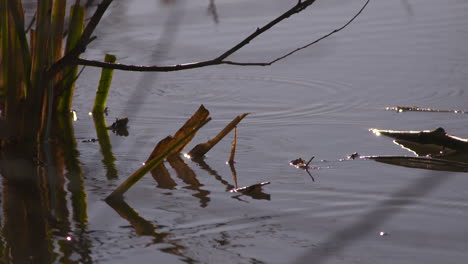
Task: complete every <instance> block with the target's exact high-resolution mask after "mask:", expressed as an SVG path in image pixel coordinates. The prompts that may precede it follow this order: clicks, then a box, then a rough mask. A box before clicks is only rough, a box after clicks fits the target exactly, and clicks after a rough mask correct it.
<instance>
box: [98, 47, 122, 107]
mask: <svg viewBox="0 0 468 264" xmlns="http://www.w3.org/2000/svg"><path fill="white" fill-rule="evenodd" d="M115 60H116V57H115V56H114V55H111V54H106V56H105V58H104V61H105V62H107V63H115ZM113 73H114V70H113V69H102V72H101V79H100V80H99V86H98V89H97V91H96V98H95V100H94V107H93V113H103V112H104V109H105V108H106V101H107V95H108V94H109V89H110V86H111V82H112V75H113Z"/></svg>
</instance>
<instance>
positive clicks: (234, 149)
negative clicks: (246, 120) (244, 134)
mask: <svg viewBox="0 0 468 264" xmlns="http://www.w3.org/2000/svg"><path fill="white" fill-rule="evenodd" d="M236 146H237V126H236V127H234V139H233V140H232V146H231V156H230V157H229V164H234V156H235V155H236Z"/></svg>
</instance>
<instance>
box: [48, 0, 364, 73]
mask: <svg viewBox="0 0 468 264" xmlns="http://www.w3.org/2000/svg"><path fill="white" fill-rule="evenodd" d="M315 1H316V0H306V1H301V0H299V1H298V2H297V4H296V5H294V6H293V7H292V8H290V9H289V10H288V11H286V12H284V13H283V14H282V15H280V16H278V17H277V18H275V19H274V20H272V21H271V22H269V23H268V24H266V25H265V26H263V27H261V28H257V29H256V30H255V31H254V32H253V33H252V34H250V35H249V36H248V37H246V38H245V39H243V40H242V41H241V42H239V43H238V44H237V45H235V46H234V47H232V48H231V49H229V50H227V51H226V52H224V53H223V54H221V55H220V56H218V57H216V58H214V59H211V60H206V61H199V62H190V63H184V64H175V65H165V66H158V65H153V66H141V65H128V64H120V63H112V64H111V63H106V62H102V61H96V60H87V59H81V58H78V56H79V54H80V52H83V51H84V49H85V48H86V45H87V43H89V40H91V39H92V38H91V33H92V31H93V30H94V28H95V27H96V25H97V24H96V21H97V22H98V21H99V19H100V18H101V17H102V14H103V9H102V8H107V6H108V4H110V2H112V0H104V1H103V3H101V4H100V5H99V7H98V10H96V13H95V14H94V15H93V18H94V17H95V16H96V17H97V18H96V19H93V18H92V19H91V22H93V24H92V25H91V26H90V25H89V24H88V26H87V28H86V29H85V33H87V36H85V34H83V41H82V42H80V43H81V44H82V46H83V45H84V46H83V47H81V49H77V50H76V51H75V52H74V53H73V54H67V55H66V56H64V58H62V59H61V60H60V61H58V62H57V63H56V64H55V65H53V66H52V67H51V70H50V71H49V73H54V70H57V68H58V69H59V68H60V66H61V65H57V64H59V63H62V64H64V63H65V64H66V63H72V64H80V65H85V66H94V67H100V68H108V69H116V70H124V71H140V72H169V71H180V70H188V69H194V68H201V67H207V66H214V65H220V64H228V65H237V66H270V65H272V64H273V63H276V62H278V61H280V60H282V59H284V58H286V57H289V56H291V55H292V54H294V53H296V52H298V51H300V50H302V49H305V48H307V47H309V46H311V45H313V44H315V43H317V42H319V41H321V40H323V39H325V38H328V37H330V36H331V35H333V34H335V33H337V32H339V31H341V30H343V29H344V28H346V27H347V26H348V25H349V24H351V22H353V21H354V20H355V19H356V18H357V17H358V16H359V15H360V14H361V13H362V11H363V10H364V9H365V8H366V6H367V5H368V4H369V2H370V0H367V1H366V3H365V4H364V5H363V6H362V7H361V9H360V10H359V12H357V13H356V14H355V15H354V16H353V17H352V18H351V19H350V20H349V21H348V22H346V23H345V24H344V25H343V26H341V27H339V28H337V29H335V30H333V31H332V32H330V33H328V34H326V35H324V36H322V37H320V38H318V39H316V40H314V41H312V42H310V43H308V44H307V45H304V46H302V47H299V48H297V49H295V50H293V51H290V52H288V53H286V54H285V55H282V56H280V57H277V58H275V59H274V60H271V61H269V62H236V61H230V60H226V59H227V58H228V57H229V56H231V55H232V54H234V53H235V52H237V51H238V50H240V49H241V48H243V47H244V46H246V45H247V44H249V43H250V41H252V40H253V39H255V38H256V37H258V36H259V35H261V34H262V33H264V32H266V31H268V30H269V29H270V28H272V27H273V26H275V25H276V24H278V23H280V22H281V21H283V20H284V19H286V18H288V17H290V16H292V15H294V14H297V13H299V12H301V11H303V10H304V9H306V8H307V7H309V6H310V5H312V4H313V3H314V2H315ZM104 4H107V6H105V7H104ZM98 11H99V12H100V13H99V14H97V13H98ZM104 11H105V10H104ZM101 12H102V14H101ZM91 22H90V23H91ZM88 27H90V28H89V30H88V31H87V29H88Z"/></svg>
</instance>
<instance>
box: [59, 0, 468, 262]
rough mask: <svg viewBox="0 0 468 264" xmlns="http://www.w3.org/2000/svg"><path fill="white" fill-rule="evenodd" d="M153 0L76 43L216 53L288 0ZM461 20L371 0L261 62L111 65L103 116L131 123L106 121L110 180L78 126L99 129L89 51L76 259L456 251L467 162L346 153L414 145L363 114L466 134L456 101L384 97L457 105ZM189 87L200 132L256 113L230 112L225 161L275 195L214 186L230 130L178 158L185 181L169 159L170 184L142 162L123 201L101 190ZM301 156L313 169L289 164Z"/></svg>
mask: <svg viewBox="0 0 468 264" xmlns="http://www.w3.org/2000/svg"><path fill="white" fill-rule="evenodd" d="M162 2H163V1H149V0H138V1H115V3H113V5H111V7H110V9H109V10H108V11H109V12H108V13H107V15H106V16H105V17H104V20H103V22H102V24H101V25H100V26H99V27H98V29H97V32H96V35H97V36H98V39H97V40H96V41H95V42H93V44H92V45H91V46H90V47H89V48H88V50H87V52H86V54H85V55H84V56H83V57H86V58H90V59H91V58H93V59H101V58H102V57H103V56H104V54H105V53H113V54H115V55H117V57H118V61H120V62H122V63H129V64H145V65H151V64H174V63H184V62H191V61H199V60H205V59H210V58H213V57H215V56H217V55H219V54H220V53H222V52H223V51H225V50H226V49H227V48H228V47H231V46H233V45H234V44H235V43H237V42H238V41H240V40H241V39H242V38H243V37H244V36H247V35H248V34H250V33H251V32H252V31H253V30H255V29H256V27H257V26H261V25H263V24H265V23H267V22H268V21H270V20H271V19H272V18H274V17H275V16H276V15H278V14H280V13H281V12H283V11H284V10H286V9H288V8H289V7H290V6H291V5H292V4H293V3H296V2H297V1H279V0H278V1H271V0H261V1H254V2H252V1H246V0H242V1H238V0H237V1H233V0H218V1H212V2H214V4H215V6H214V8H216V16H215V15H214V14H213V11H212V10H213V9H208V7H209V4H210V1H208V0H207V1H180V0H177V1H173V2H175V4H168V5H162V4H161V3H162ZM363 4H364V1H358V0H353V1H344V2H343V1H338V0H332V1H317V3H316V4H314V5H313V6H312V7H310V8H309V9H307V10H306V11H305V12H303V13H301V14H299V15H297V16H294V17H292V18H291V19H289V20H287V21H286V22H285V23H282V24H280V25H279V26H278V27H276V28H274V29H273V30H271V31H270V32H267V33H266V34H265V35H263V36H262V37H260V38H259V39H258V40H255V41H254V42H252V43H251V44H250V45H248V46H246V47H245V48H243V49H242V50H241V51H240V52H239V53H237V54H236V55H235V56H234V57H233V60H234V59H235V60H237V61H242V62H261V61H266V60H270V59H272V58H274V57H275V56H278V55H281V54H283V53H285V52H288V51H289V50H291V49H294V48H296V47H297V46H298V45H301V44H305V43H307V42H310V41H312V40H314V39H316V38H318V37H320V36H322V35H323V34H326V33H328V32H330V31H332V30H333V29H335V28H337V27H340V26H341V25H342V24H344V23H345V22H346V21H347V20H349V19H350V18H351V17H352V16H353V15H354V14H355V13H356V12H357V10H359V8H360V7H361V6H362V5H363ZM212 8H213V7H212ZM210 10H211V11H210ZM216 22H218V23H216ZM467 24H468V2H467V1H459V0H447V1H435V0H394V1H385V0H372V1H371V3H370V5H369V6H368V8H367V9H366V10H365V11H364V13H363V14H362V15H361V16H360V17H359V18H358V19H357V20H356V21H355V22H354V23H353V24H351V25H350V26H349V28H347V29H345V30H344V31H342V32H340V33H338V34H336V35H334V36H333V37H330V38H328V39H326V40H324V41H322V42H320V43H318V44H316V45H313V46H312V47H310V48H308V49H306V50H303V51H301V52H299V53H297V54H296V55H294V56H291V57H289V58H287V59H285V60H283V61H281V62H279V63H277V64H275V65H273V66H271V67H236V66H215V67H209V68H202V69H196V70H189V71H183V72H175V73H128V72H115V73H114V81H113V83H112V90H111V92H110V95H109V101H108V105H109V109H110V113H109V115H108V117H107V122H108V124H110V123H111V122H113V121H114V119H115V118H116V117H120V116H128V117H129V119H130V123H129V126H130V129H129V132H130V135H129V136H128V137H117V136H114V135H111V142H112V151H113V155H114V156H115V158H116V161H115V166H116V168H117V171H118V178H117V179H111V180H108V179H107V178H106V171H107V170H108V167H106V166H104V165H103V163H102V162H101V159H102V155H101V153H100V148H99V145H98V144H97V143H83V142H82V140H84V139H87V138H94V137H96V132H95V130H94V125H93V121H92V118H91V117H89V116H88V115H87V112H88V111H89V110H90V109H91V108H92V100H93V97H94V91H95V89H96V85H97V83H98V80H99V70H97V69H96V68H86V69H85V71H84V73H83V75H82V76H81V78H80V79H79V81H78V83H77V88H76V93H77V94H76V97H75V101H74V106H73V107H74V108H75V109H76V110H77V111H78V117H79V119H78V121H77V122H75V123H74V125H75V126H74V127H75V135H76V137H77V141H78V150H79V152H80V157H79V160H80V163H81V164H82V169H83V177H84V181H85V186H86V193H87V199H86V202H87V214H88V219H87V220H86V223H85V228H82V227H81V228H80V229H79V228H77V231H75V233H73V232H72V234H71V236H72V237H73V239H72V241H71V242H69V243H76V244H74V245H75V248H78V249H76V250H75V251H76V252H80V254H77V253H75V254H76V256H75V258H76V259H77V260H80V261H82V262H95V263H126V262H134V263H156V262H159V263H184V262H189V263H190V262H200V263H221V262H222V263H464V261H465V259H466V258H468V253H467V252H466V249H467V248H468V239H467V238H466V237H467V235H468V224H467V223H466V219H467V218H468V205H467V204H466V200H467V198H468V191H467V188H466V186H468V177H467V175H466V174H463V173H451V172H440V171H439V172H438V171H429V170H421V169H410V168H404V167H397V166H392V165H386V164H381V163H376V162H373V161H368V160H354V161H348V160H345V161H342V160H341V159H343V158H345V157H346V156H347V155H349V154H351V153H353V152H358V153H360V154H362V155H412V153H410V152H408V151H407V150H404V149H402V148H400V147H398V146H397V145H395V144H393V143H392V141H391V140H390V139H388V138H382V137H376V136H374V135H373V134H372V133H370V132H369V131H368V129H369V128H380V129H394V130H426V129H435V128H437V127H443V128H444V129H445V130H446V131H447V132H448V133H451V134H454V135H457V136H460V137H468V126H467V121H468V115H463V114H450V113H416V112H407V113H395V112H389V111H385V107H386V106H396V105H405V106H413V105H416V106H421V107H432V108H439V109H465V110H466V109H468V104H467V102H468V90H467V87H468V45H467V43H468V27H466V25H467ZM200 104H203V105H205V106H206V107H207V108H208V109H209V110H210V112H211V116H212V118H213V121H211V122H210V123H209V124H208V125H206V127H204V128H203V129H202V130H201V131H200V132H199V134H198V136H197V137H196V138H195V139H194V142H195V143H198V142H203V141H205V140H207V139H208V138H209V137H211V136H214V135H215V134H216V133H217V132H218V131H219V130H220V129H221V128H222V127H224V125H225V124H227V123H228V122H229V121H230V120H231V119H232V118H233V117H235V116H236V115H239V114H241V113H244V112H252V114H251V115H249V116H248V117H246V118H245V119H244V120H243V121H242V122H241V123H240V125H239V129H238V146H237V155H236V164H235V168H236V171H237V177H238V182H239V185H240V186H246V185H250V184H254V183H258V182H262V181H270V182H271V184H270V185H267V186H265V187H264V189H263V192H264V193H265V194H266V195H267V196H268V197H269V199H253V198H252V197H249V196H239V195H237V194H233V193H229V192H226V190H228V189H230V188H232V187H233V186H234V180H233V177H232V174H231V170H230V169H229V166H227V165H226V164H225V161H226V160H227V159H228V158H229V153H230V144H231V142H230V141H231V139H232V136H228V137H227V138H226V139H225V140H224V141H222V142H221V143H220V144H219V145H217V146H216V147H215V148H214V149H213V150H211V151H210V152H209V153H208V154H207V157H206V159H205V162H206V164H205V165H204V164H202V165H200V164H197V163H194V162H191V161H190V160H184V161H185V163H187V165H188V167H189V168H190V169H191V170H193V173H194V174H195V175H196V179H195V181H187V180H186V179H185V180H184V178H183V177H181V178H179V177H177V173H176V171H174V170H170V173H171V176H172V179H173V180H174V182H175V184H176V185H175V187H174V188H173V189H164V188H158V186H157V183H156V182H155V181H154V180H153V178H152V177H151V175H148V176H146V177H145V178H143V179H142V180H141V181H140V182H139V183H138V184H137V185H135V186H134V187H133V188H132V189H131V190H130V191H129V192H128V193H127V194H126V196H125V197H126V199H125V201H126V202H127V206H128V207H130V211H131V213H128V212H129V211H128V210H127V211H126V212H127V214H125V213H122V212H118V211H117V210H114V209H113V208H112V207H110V206H109V205H107V204H106V203H105V202H104V201H103V199H104V198H105V197H106V196H107V195H108V194H109V193H110V192H112V190H113V189H114V188H115V187H116V186H117V185H118V184H120V183H121V182H122V181H123V180H124V179H125V178H126V177H127V176H128V175H130V174H131V173H133V172H134V171H135V170H136V169H137V168H139V166H140V165H141V163H142V162H144V161H145V160H146V159H147V157H148V155H149V154H150V152H151V151H152V149H153V147H154V145H155V144H156V143H157V142H158V141H159V140H161V139H162V138H164V137H165V136H167V135H169V134H173V133H174V132H175V131H176V130H177V129H178V128H179V127H180V126H181V125H182V124H183V123H184V122H185V120H186V119H187V118H188V117H189V116H190V115H191V114H192V113H193V112H194V111H195V110H196V109H197V108H198V106H199V105H200ZM193 145H194V144H193V143H192V144H191V145H190V146H193ZM190 146H189V148H188V149H190ZM311 156H315V159H314V162H313V165H314V166H316V168H315V169H313V170H312V171H311V173H312V175H313V176H314V178H315V180H316V181H315V182H312V181H311V179H310V177H309V176H308V175H307V174H306V172H305V171H302V170H298V169H295V168H293V167H291V166H289V165H288V163H289V161H290V160H292V159H295V158H298V157H303V158H305V159H308V158H309V157H311ZM127 209H128V208H127ZM73 221H75V222H76V220H75V219H73ZM78 230H81V231H80V232H78ZM145 230H146V231H148V230H150V231H148V232H146V233H145ZM380 232H385V234H387V235H384V236H380V235H379V234H380ZM78 233H79V234H78ZM142 234H143V235H142ZM59 240H61V242H60V243H66V241H65V240H66V239H64V238H63V237H61V238H60V237H59V238H58V239H57V241H58V242H57V243H59ZM83 241H84V242H86V245H87V246H86V249H87V250H82V249H83V247H84V246H83V243H84V242H83ZM80 243H81V244H80ZM80 245H81V246H80ZM80 247H81V250H80V249H79V248H80ZM55 250H56V252H58V253H59V252H60V249H59V247H56V249H55ZM83 252H85V253H83ZM59 254H60V253H59Z"/></svg>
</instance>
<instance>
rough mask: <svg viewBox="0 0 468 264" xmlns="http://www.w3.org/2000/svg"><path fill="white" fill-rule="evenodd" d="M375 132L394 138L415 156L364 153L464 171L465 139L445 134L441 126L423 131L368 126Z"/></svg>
mask: <svg viewBox="0 0 468 264" xmlns="http://www.w3.org/2000/svg"><path fill="white" fill-rule="evenodd" d="M370 131H372V132H373V133H374V134H376V135H384V136H388V137H391V138H394V139H395V140H394V141H393V142H394V143H396V144H398V145H400V146H401V147H403V148H404V149H407V150H409V151H412V152H414V153H415V154H417V155H418V157H404V156H370V157H365V158H368V159H373V160H376V161H379V162H384V163H388V164H393V165H398V166H404V167H411V168H420V169H429V170H442V171H456V172H468V140H467V139H464V138H459V137H456V136H453V135H450V134H447V133H446V132H445V130H444V129H443V128H441V127H439V128H437V129H434V130H423V131H395V130H381V129H370Z"/></svg>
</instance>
